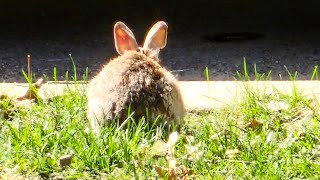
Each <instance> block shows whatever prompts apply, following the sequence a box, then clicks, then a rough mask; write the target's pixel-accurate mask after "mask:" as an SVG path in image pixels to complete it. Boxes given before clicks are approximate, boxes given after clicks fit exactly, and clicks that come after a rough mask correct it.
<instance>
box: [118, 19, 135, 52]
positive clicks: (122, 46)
mask: <svg viewBox="0 0 320 180" xmlns="http://www.w3.org/2000/svg"><path fill="white" fill-rule="evenodd" d="M114 44H115V47H116V50H117V52H118V53H119V54H120V55H121V54H123V53H124V52H125V51H128V50H136V49H138V44H137V41H136V39H135V37H134V35H133V33H132V31H131V30H130V29H129V28H128V27H127V26H126V25H125V24H124V23H123V22H121V21H118V22H117V23H116V24H115V25H114Z"/></svg>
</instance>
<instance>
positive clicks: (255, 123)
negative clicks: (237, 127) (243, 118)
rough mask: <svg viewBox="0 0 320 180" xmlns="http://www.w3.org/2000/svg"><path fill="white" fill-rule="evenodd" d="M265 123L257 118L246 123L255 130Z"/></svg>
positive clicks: (247, 126)
mask: <svg viewBox="0 0 320 180" xmlns="http://www.w3.org/2000/svg"><path fill="white" fill-rule="evenodd" d="M262 125H263V123H262V122H260V121H257V120H251V121H249V122H248V123H247V124H246V128H251V129H253V130H256V129H259V128H261V127H262Z"/></svg>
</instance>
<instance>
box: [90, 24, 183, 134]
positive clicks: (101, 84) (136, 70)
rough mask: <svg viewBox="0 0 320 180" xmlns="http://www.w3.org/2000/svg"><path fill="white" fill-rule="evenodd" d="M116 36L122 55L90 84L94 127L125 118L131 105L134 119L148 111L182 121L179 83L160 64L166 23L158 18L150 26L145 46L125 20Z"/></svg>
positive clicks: (166, 119)
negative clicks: (140, 43)
mask: <svg viewBox="0 0 320 180" xmlns="http://www.w3.org/2000/svg"><path fill="white" fill-rule="evenodd" d="M114 38H115V46H116V50H117V51H118V53H119V54H120V56H119V57H117V58H115V59H113V60H111V61H110V62H109V63H108V64H107V65H105V66H104V68H103V69H102V71H101V72H100V73H99V74H98V75H97V76H96V77H94V78H93V79H92V80H91V81H90V83H89V90H88V119H89V120H90V123H91V126H92V128H93V130H99V128H100V125H102V124H103V123H104V122H108V121H109V122H110V121H113V120H115V119H119V121H120V122H122V121H124V120H125V119H126V118H127V115H128V108H129V106H130V109H131V112H134V118H135V119H140V118H141V117H143V116H145V115H146V112H148V115H149V119H150V120H154V119H155V118H156V117H157V116H159V117H160V119H162V120H164V121H167V122H168V123H169V124H171V123H172V122H175V123H177V124H181V123H182V120H183V117H184V114H185V107H184V104H183V100H182V97H181V93H180V90H179V87H178V82H177V80H176V79H175V78H174V76H173V75H172V74H171V73H169V72H168V71H167V70H166V69H164V68H163V67H161V66H160V65H159V63H158V62H159V59H158V53H159V50H160V49H162V48H164V47H165V45H166V40H167V25H166V23H165V22H163V21H159V22H157V23H156V24H155V25H154V26H153V27H152V28H151V29H150V31H149V33H148V35H147V37H146V40H145V43H144V46H143V47H138V45H137V43H136V40H135V38H134V35H133V33H132V32H131V30H130V29H129V28H128V27H127V26H126V25H125V24H124V23H122V22H117V23H116V24H115V27H114ZM146 109H148V110H147V111H146Z"/></svg>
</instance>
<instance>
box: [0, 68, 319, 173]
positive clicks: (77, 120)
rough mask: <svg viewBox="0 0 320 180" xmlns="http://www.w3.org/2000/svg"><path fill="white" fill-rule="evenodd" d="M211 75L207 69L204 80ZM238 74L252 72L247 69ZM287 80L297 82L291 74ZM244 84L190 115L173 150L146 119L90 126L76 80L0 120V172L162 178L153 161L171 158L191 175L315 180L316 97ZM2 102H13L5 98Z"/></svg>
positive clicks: (6, 105) (162, 132)
mask: <svg viewBox="0 0 320 180" xmlns="http://www.w3.org/2000/svg"><path fill="white" fill-rule="evenodd" d="M245 69H246V67H245ZM208 74H209V73H208V69H206V75H207V79H208V80H209V77H208ZM268 74H270V73H268ZM238 75H239V78H241V77H244V80H249V79H250V77H249V75H248V73H247V71H244V73H243V74H241V73H238ZM315 75H317V73H315V72H314V73H313V75H312V76H313V77H314V76H315ZM254 76H255V80H262V79H263V78H265V77H268V76H269V75H267V76H265V75H260V74H258V73H257V71H256V70H255V73H254ZM74 79H77V77H76V76H75V77H74ZM292 82H293V87H294V77H293V78H292ZM243 83H244V84H245V85H246V86H245V88H246V93H245V94H244V98H243V100H241V101H235V103H233V104H227V105H226V106H225V107H222V108H220V109H214V110H212V111H210V112H199V113H192V114H188V116H187V117H186V123H185V125H184V126H183V127H182V129H181V132H179V136H178V139H177V142H173V143H171V145H170V146H169V149H171V148H173V149H174V152H173V151H172V152H171V151H169V150H168V149H167V148H166V145H167V144H168V143H167V144H166V143H165V142H166V141H167V140H168V139H169V133H168V131H167V129H164V128H162V127H158V128H155V127H151V126H152V125H150V124H148V123H147V122H145V121H144V120H143V119H142V120H140V121H134V120H132V119H128V121H127V122H126V123H127V124H126V126H125V127H126V128H125V127H124V126H121V125H117V124H113V125H109V126H106V127H105V128H103V130H102V131H101V133H100V134H97V135H95V134H93V133H91V130H90V128H89V122H88V120H87V119H86V108H87V104H86V103H87V99H86V96H85V91H84V90H83V88H81V86H80V85H79V86H78V87H77V89H76V90H75V91H71V90H66V93H65V94H64V95H63V96H59V97H56V98H54V99H51V100H49V101H40V102H39V103H38V104H36V105H34V106H32V107H21V108H19V109H18V110H17V111H14V112H13V114H11V115H10V116H12V120H7V119H5V118H4V117H1V119H0V131H1V133H0V144H1V145H0V177H1V179H5V178H6V177H19V176H21V177H24V178H35V177H37V178H39V177H42V178H57V177H63V178H64V179H73V178H75V179H97V178H98V179H100V178H101V179H157V178H158V179H159V176H160V175H159V174H158V173H157V171H156V170H155V167H163V168H166V167H168V166H172V165H171V164H170V162H171V161H170V160H174V161H175V162H176V163H177V165H176V166H175V167H176V168H177V169H179V167H180V165H183V166H185V167H186V168H188V169H189V172H190V175H189V176H190V177H191V178H192V179H230V178H232V179H293V178H302V179H305V178H309V179H319V178H320V123H319V114H318V113H319V108H318V106H319V103H318V102H315V101H313V100H309V99H306V98H305V97H303V96H302V95H301V93H300V92H299V91H298V89H296V88H294V91H293V92H292V94H291V95H286V94H281V93H280V92H276V91H275V93H273V94H271V95H270V94H266V93H265V92H264V90H261V89H254V88H253V87H250V86H249V85H248V84H246V81H243ZM280 105H281V107H280ZM0 106H1V109H2V110H4V109H9V108H11V105H9V100H8V99H2V101H1V104H0ZM275 107H276V108H275ZM279 107H280V108H279ZM255 122H256V123H257V124H256V125H254V123H255ZM250 124H251V125H250ZM168 141H169V144H170V142H171V140H168ZM168 152H171V154H170V153H169V154H168ZM64 155H72V156H73V158H72V161H71V164H70V166H66V167H60V166H59V164H58V160H59V158H60V157H61V156H64ZM177 172H178V170H177ZM164 176H165V175H164ZM179 177H182V175H180V176H179ZM13 179H14V178H13ZM164 179H166V177H164Z"/></svg>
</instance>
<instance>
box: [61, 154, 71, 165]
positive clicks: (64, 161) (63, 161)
mask: <svg viewBox="0 0 320 180" xmlns="http://www.w3.org/2000/svg"><path fill="white" fill-rule="evenodd" d="M72 157H73V156H72V155H65V156H61V157H60V159H59V166H60V167H61V168H63V167H65V166H69V165H70V164H71V160H72Z"/></svg>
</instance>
